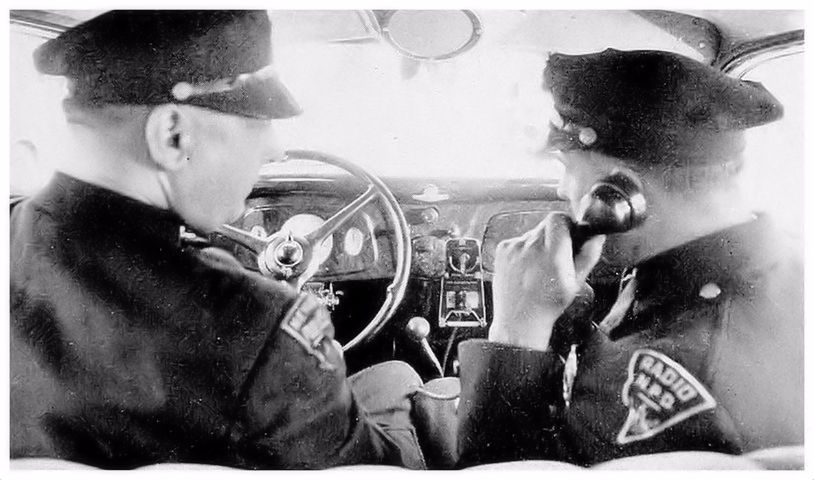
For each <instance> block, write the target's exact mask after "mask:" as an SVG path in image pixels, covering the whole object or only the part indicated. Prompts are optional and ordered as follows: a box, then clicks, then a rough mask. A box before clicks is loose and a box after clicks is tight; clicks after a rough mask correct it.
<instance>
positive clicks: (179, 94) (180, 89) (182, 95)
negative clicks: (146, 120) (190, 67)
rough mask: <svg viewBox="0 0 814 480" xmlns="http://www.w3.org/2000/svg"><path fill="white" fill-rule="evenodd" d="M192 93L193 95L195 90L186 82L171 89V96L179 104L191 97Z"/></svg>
mask: <svg viewBox="0 0 814 480" xmlns="http://www.w3.org/2000/svg"><path fill="white" fill-rule="evenodd" d="M193 93H195V88H194V87H193V86H192V85H190V84H189V83H187V82H180V83H176V84H175V86H174V87H172V96H173V97H174V98H175V99H176V100H178V101H180V102H183V101H184V100H186V99H188V98H189V97H191V96H192V94H193Z"/></svg>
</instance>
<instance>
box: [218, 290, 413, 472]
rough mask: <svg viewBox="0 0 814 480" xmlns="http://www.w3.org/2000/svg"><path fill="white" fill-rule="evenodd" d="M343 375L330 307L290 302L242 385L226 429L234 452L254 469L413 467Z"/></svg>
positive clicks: (342, 364) (407, 456) (342, 362)
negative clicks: (233, 420)
mask: <svg viewBox="0 0 814 480" xmlns="http://www.w3.org/2000/svg"><path fill="white" fill-rule="evenodd" d="M303 298H306V297H304V296H303V297H301V299H303ZM345 374H346V367H345V363H344V360H343V358H342V355H341V353H340V351H339V350H338V349H337V347H336V345H335V343H334V342H333V326H332V325H331V322H330V318H329V314H328V312H327V311H326V310H325V309H324V308H323V307H322V306H320V305H316V302H315V301H312V300H308V301H305V302H299V303H297V304H295V305H294V306H293V307H292V308H291V310H290V311H289V313H288V314H287V315H286V317H285V318H284V319H283V320H282V322H281V324H280V328H279V330H278V331H277V332H275V333H274V334H272V335H271V336H270V338H269V341H268V342H267V344H266V345H265V347H264V348H263V350H262V351H261V353H260V356H259V358H258V360H257V362H256V363H255V365H254V367H253V369H252V372H251V374H250V376H249V379H248V380H247V382H246V385H245V386H244V389H243V390H244V391H243V392H242V395H241V402H240V409H239V414H238V420H237V422H236V424H235V426H234V428H233V430H232V433H231V441H232V444H233V448H234V449H235V450H236V452H235V456H236V457H237V458H240V459H241V461H242V463H244V464H245V465H246V466H248V467H254V468H257V467H260V468H264V467H266V468H296V469H319V468H328V467H333V466H337V465H348V464H389V465H403V466H408V467H415V465H410V464H409V459H410V455H409V454H408V453H405V455H402V452H400V451H399V448H398V447H397V446H396V444H395V443H394V442H393V441H392V440H391V439H390V438H389V437H388V435H387V434H386V433H385V432H384V431H383V430H382V428H381V427H379V426H378V425H376V424H375V423H374V422H373V421H371V420H370V419H369V418H368V416H367V415H366V413H365V412H364V410H363V409H362V408H361V407H360V405H359V403H358V401H357V400H356V399H355V398H354V395H353V392H352V391H351V388H350V386H349V384H348V381H347V379H346V378H345ZM405 464H406V465H405Z"/></svg>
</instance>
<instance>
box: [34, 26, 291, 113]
mask: <svg viewBox="0 0 814 480" xmlns="http://www.w3.org/2000/svg"><path fill="white" fill-rule="evenodd" d="M34 62H35V64H36V66H37V69H38V70H39V71H40V72H42V73H46V74H49V75H61V76H65V77H68V78H69V79H70V82H71V96H72V98H73V99H74V100H76V101H78V102H80V103H84V104H89V105H97V106H98V105H103V104H136V105H156V104H161V103H185V104H189V105H196V106H199V107H205V108H210V109H214V110H218V111H221V112H225V113H230V114H235V115H242V116H247V117H253V118H265V119H268V118H287V117H291V116H294V115H297V114H298V113H300V107H299V106H298V105H297V103H296V101H294V99H293V97H292V96H291V94H290V93H289V92H288V90H287V89H286V88H285V86H284V85H283V84H282V82H280V80H279V79H278V77H277V76H276V74H275V72H274V71H273V69H272V68H271V67H270V63H271V22H270V21H269V18H268V15H267V13H266V12H265V11H245V10H202V11H184V10H113V11H110V12H108V13H105V14H103V15H100V16H98V17H95V18H93V19H91V20H88V21H87V22H85V23H82V24H80V25H78V26H76V27H74V28H72V29H70V30H68V31H66V32H64V33H62V34H61V35H60V36H58V37H57V38H55V39H52V40H49V41H48V42H46V43H45V44H43V45H42V46H40V47H39V48H38V49H37V50H36V51H35V52H34Z"/></svg>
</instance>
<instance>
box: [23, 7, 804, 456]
mask: <svg viewBox="0 0 814 480" xmlns="http://www.w3.org/2000/svg"><path fill="white" fill-rule="evenodd" d="M99 13H101V12H100V11H86V10H12V11H11V14H10V22H11V28H10V43H11V48H10V61H11V66H12V68H11V69H10V77H9V78H10V90H11V92H12V95H11V98H10V143H11V145H10V148H11V150H10V155H11V156H10V182H11V183H10V188H11V192H10V193H11V196H12V201H14V199H15V198H21V197H25V196H28V195H31V194H32V193H34V192H36V191H37V190H38V189H39V188H40V187H42V186H43V185H44V184H45V182H47V180H48V178H49V177H50V175H51V173H52V172H53V171H54V170H55V169H59V165H60V163H61V162H69V161H71V159H70V152H63V151H61V150H60V147H59V145H60V136H61V135H64V125H63V122H64V120H63V117H62V114H61V110H60V101H61V98H62V97H63V96H64V92H65V85H64V79H62V78H58V77H46V76H43V75H40V74H38V73H37V72H36V71H35V69H34V66H33V64H32V62H31V54H32V52H33V50H34V49H35V48H36V47H37V46H38V45H40V44H41V43H43V42H44V41H46V40H47V39H49V38H53V37H54V36H56V35H57V34H58V33H59V32H61V31H64V30H65V29H68V28H70V27H72V26H74V25H77V24H78V23H81V22H82V21H84V20H87V19H89V18H92V17H93V16H95V15H98V14H99ZM269 14H270V16H271V20H272V25H273V29H272V32H273V33H272V36H273V45H274V64H275V67H276V68H277V70H278V71H279V73H280V76H281V78H282V79H283V81H284V82H285V83H286V84H287V85H288V86H289V88H290V89H291V91H292V93H293V94H294V96H295V97H296V98H297V99H298V101H299V102H300V104H301V105H302V107H303V110H304V113H303V114H302V115H300V116H299V117H296V118H293V119H286V120H281V121H279V122H276V124H277V125H275V126H276V128H277V132H278V135H279V138H280V139H281V142H282V143H283V144H284V146H285V147H286V150H287V160H286V161H285V162H282V163H273V164H268V165H265V166H264V167H263V168H262V170H261V172H260V179H259V181H258V182H257V184H256V185H255V187H254V189H253V191H252V193H251V195H250V196H249V198H248V199H247V201H246V207H247V208H246V210H245V212H244V213H243V215H242V216H241V218H240V219H238V220H237V221H236V222H234V223H233V224H231V225H225V226H224V227H223V228H222V229H221V230H220V231H219V232H217V233H214V234H210V235H203V234H201V233H200V232H195V231H191V230H190V231H187V232H185V234H184V236H185V239H186V241H187V242H188V243H189V244H190V245H193V246H199V247H200V248H213V247H214V248H220V249H224V250H226V251H228V252H229V253H231V254H232V255H233V256H234V257H235V258H236V259H237V260H238V261H239V262H240V263H241V264H242V265H243V266H244V267H245V268H246V269H249V270H252V271H257V272H260V273H261V274H263V275H267V276H272V277H274V278H277V279H279V280H281V281H287V282H290V283H292V284H293V285H295V286H296V287H297V288H300V289H302V290H304V291H309V292H311V293H313V294H315V295H316V296H318V297H319V298H320V299H321V301H322V302H323V303H324V304H325V305H326V307H327V308H328V309H329V311H330V313H331V318H332V321H333V323H334V325H335V328H336V337H337V340H338V341H339V342H340V343H341V344H342V345H343V350H344V355H345V360H346V362H347V365H348V374H351V373H354V372H358V371H360V370H362V369H364V368H366V367H368V366H370V365H373V364H376V363H379V362H383V361H387V360H402V361H405V362H407V363H409V364H410V365H412V366H413V367H414V368H415V369H416V371H417V372H419V374H420V375H421V376H422V378H423V379H424V380H425V381H429V380H432V379H435V378H440V377H454V376H456V375H457V374H458V371H459V360H458V358H457V345H458V344H459V343H460V342H461V341H463V340H466V339H471V338H486V337H487V333H488V329H489V325H490V323H491V315H492V297H491V294H492V278H493V274H494V259H495V249H496V248H497V245H498V244H499V243H500V242H501V241H502V240H505V239H508V238H512V237H516V236H518V235H521V234H523V233H524V232H526V231H528V230H529V229H531V228H533V227H534V226H535V225H537V224H538V223H539V222H540V221H541V220H543V219H544V218H545V217H546V215H547V214H548V213H550V212H552V211H557V210H566V209H567V204H566V203H565V202H564V201H563V200H562V199H561V198H560V197H559V196H558V193H557V184H558V180H559V178H560V176H561V174H562V166H561V165H560V164H559V163H558V162H557V161H556V159H554V158H549V157H547V156H546V155H545V154H543V153H541V147H542V146H543V143H544V141H545V139H546V136H547V134H548V118H549V117H550V115H549V113H550V112H551V111H553V105H552V103H551V100H550V99H549V98H548V97H547V95H546V94H545V93H544V92H543V91H542V89H541V88H540V87H541V72H542V69H543V66H544V64H545V61H546V58H547V55H548V54H549V53H551V52H562V53H569V54H578V53H589V52H596V51H601V50H604V49H606V48H616V49H622V50H632V49H659V50H667V51H672V52H676V53H680V54H682V55H685V56H688V57H690V58H693V59H696V60H698V61H701V62H704V63H707V64H710V65H713V66H714V67H716V68H719V69H720V70H722V71H723V72H726V73H727V74H728V75H731V76H734V77H737V78H743V79H748V80H756V81H760V82H762V83H763V84H764V85H765V86H766V87H767V89H768V90H769V91H771V92H772V93H773V94H774V95H775V96H776V97H777V98H778V99H779V100H780V101H781V102H782V103H783V105H784V108H785V114H784V117H783V119H782V120H781V121H779V122H777V123H774V124H772V125H768V126H765V127H761V128H758V129H755V130H754V131H750V132H749V137H748V142H749V143H748V146H747V148H748V150H747V152H746V155H747V161H746V165H747V167H746V168H747V171H746V175H745V177H746V178H745V181H746V182H748V186H747V188H748V189H749V191H750V195H749V198H750V199H753V201H754V205H753V206H752V207H753V208H754V209H755V210H760V211H767V212H770V213H771V214H773V215H774V217H775V218H776V219H777V220H778V223H779V225H781V227H782V228H783V229H784V230H785V231H786V232H787V233H788V234H789V235H790V236H792V237H793V238H795V239H796V240H797V248H799V249H800V250H801V251H802V248H803V222H802V220H801V219H802V218H804V217H803V203H804V188H803V157H804V153H803V152H804V151H803V148H804V141H803V139H804V138H805V134H804V121H803V115H804V114H803V112H804V105H803V98H804V82H803V68H804V67H803V65H804V55H803V52H804V15H803V12H801V11H794V10H771V11H769V10H763V11H756V10H750V11H746V10H743V11H736V10H704V11H663V10H658V11H656V10H571V11H569V10H484V11H480V10H478V11H471V10H426V11H425V10H279V11H271V12H269ZM781 163H782V168H778V165H779V164H781ZM303 258H306V259H315V260H314V261H313V262H309V261H303ZM306 264H307V265H311V266H313V267H315V268H310V269H306V268H305V266H306ZM620 274H621V271H620V270H619V269H617V268H614V267H611V266H609V265H606V264H603V263H602V262H601V261H600V264H599V265H598V266H597V268H596V269H595V270H594V271H593V272H592V274H591V276H590V277H589V283H590V284H591V286H592V287H593V288H594V290H595V292H596V301H597V304H598V305H600V306H601V307H602V308H608V307H609V306H610V305H611V303H612V302H613V300H614V298H615V294H616V292H617V288H618V281H619V276H620ZM693 453H694V454H695V456H693V455H691V454H690V453H687V456H681V454H671V455H667V456H661V457H658V456H656V457H655V458H639V459H630V458H628V459H621V460H619V461H615V462H610V463H609V464H604V465H599V466H598V467H599V468H609V469H617V468H618V469H625V468H637V469H653V468H678V469H685V468H702V469H703V468H706V469H717V468H767V469H774V468H782V469H788V468H797V469H799V468H802V467H803V449H802V446H800V445H790V446H781V447H778V448H777V449H772V451H761V452H752V453H750V454H747V455H745V456H743V457H728V456H725V455H717V454H697V452H693ZM688 459H689V460H688ZM49 462H51V463H49ZM517 463H518V465H502V466H499V467H500V468H503V467H513V466H519V468H524V466H525V467H528V468H549V467H552V465H549V464H547V463H546V462H531V461H527V462H517ZM74 466H75V465H74ZM71 467H72V465H70V464H69V462H64V463H60V461H58V460H48V459H37V460H13V461H12V468H20V469H40V468H46V469H53V468H71ZM160 467H164V468H173V467H168V466H166V465H163V466H155V467H154V468H160ZM487 467H488V468H493V467H494V466H487ZM558 467H560V468H561V467H562V465H558ZM151 468H153V467H151ZM480 468H484V467H480Z"/></svg>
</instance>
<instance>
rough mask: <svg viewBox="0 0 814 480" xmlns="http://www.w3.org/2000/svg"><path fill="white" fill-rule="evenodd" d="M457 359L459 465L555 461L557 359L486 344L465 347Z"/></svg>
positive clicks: (559, 388) (549, 354) (475, 342)
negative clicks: (540, 460)
mask: <svg viewBox="0 0 814 480" xmlns="http://www.w3.org/2000/svg"><path fill="white" fill-rule="evenodd" d="M458 354H459V359H460V362H461V402H460V404H459V405H458V419H459V427H458V453H459V454H460V465H461V466H469V465H476V464H483V463H495V462H503V461H515V460H525V459H539V458H554V457H556V455H554V454H553V452H554V449H555V447H556V445H554V443H553V442H555V441H556V424H555V422H554V417H553V415H552V410H553V406H554V405H555V404H556V403H557V402H558V401H559V399H560V398H561V396H562V362H561V361H560V358H559V356H558V355H557V354H556V353H554V352H549V351H545V352H543V351H537V350H530V349H526V348H519V347H515V346H511V345H506V344H501V343H495V342H488V341H485V340H470V341H466V342H462V343H461V344H460V345H459V347H458Z"/></svg>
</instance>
